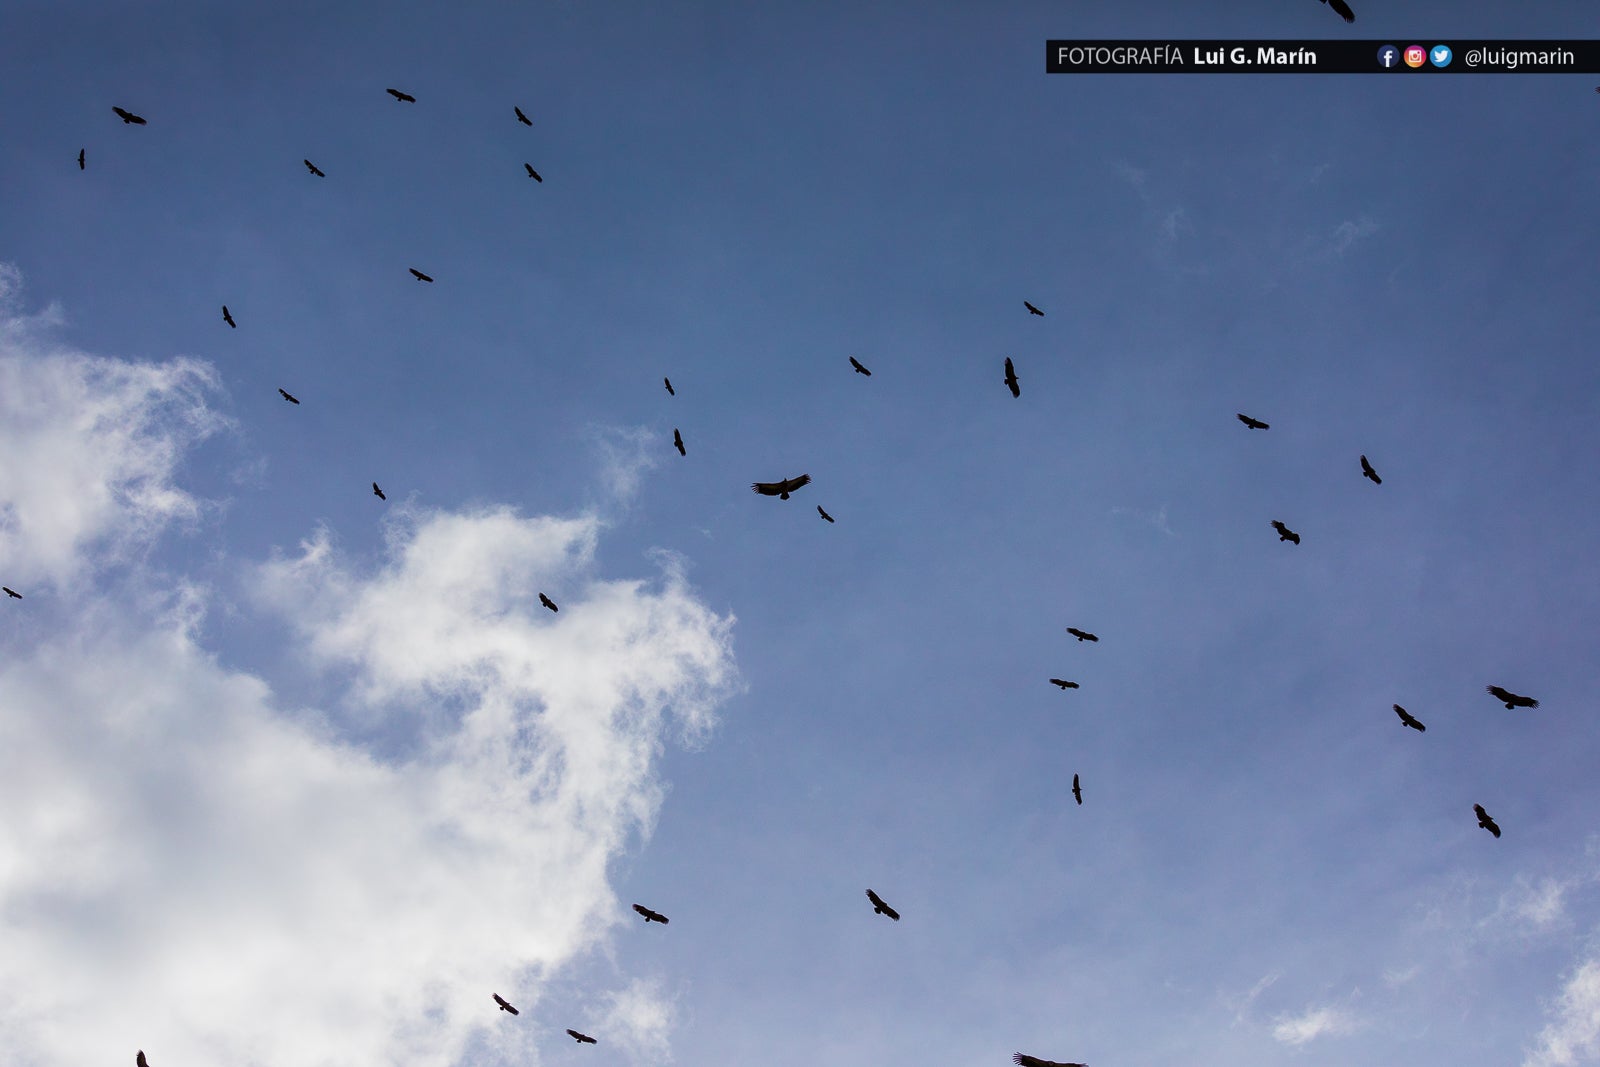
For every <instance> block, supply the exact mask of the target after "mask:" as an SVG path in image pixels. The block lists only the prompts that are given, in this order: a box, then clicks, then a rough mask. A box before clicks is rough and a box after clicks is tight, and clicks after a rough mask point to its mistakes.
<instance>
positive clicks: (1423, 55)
mask: <svg viewBox="0 0 1600 1067" xmlns="http://www.w3.org/2000/svg"><path fill="white" fill-rule="evenodd" d="M1454 55H1455V53H1453V52H1451V51H1450V46H1449V45H1443V44H1436V45H1434V46H1433V48H1432V49H1431V50H1430V49H1426V48H1423V47H1422V46H1421V45H1420V44H1412V45H1407V46H1406V49H1405V52H1404V53H1402V52H1401V51H1400V49H1398V48H1396V47H1395V46H1394V45H1392V44H1386V45H1384V46H1383V47H1382V48H1380V49H1378V65H1379V66H1380V67H1382V68H1383V69H1384V70H1393V69H1395V66H1396V65H1397V64H1398V63H1399V62H1400V61H1401V60H1402V59H1404V61H1405V64H1406V66H1408V67H1410V68H1411V69H1412V70H1416V69H1417V68H1418V67H1420V66H1422V65H1423V64H1424V63H1432V64H1433V65H1434V66H1436V67H1448V66H1449V65H1450V60H1451V58H1452V57H1453V56H1454Z"/></svg>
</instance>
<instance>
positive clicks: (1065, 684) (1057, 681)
mask: <svg viewBox="0 0 1600 1067" xmlns="http://www.w3.org/2000/svg"><path fill="white" fill-rule="evenodd" d="M1050 684H1051V685H1059V686H1060V687H1061V688H1062V689H1076V688H1078V683H1077V682H1069V681H1067V680H1066V679H1064V678H1052V679H1050Z"/></svg>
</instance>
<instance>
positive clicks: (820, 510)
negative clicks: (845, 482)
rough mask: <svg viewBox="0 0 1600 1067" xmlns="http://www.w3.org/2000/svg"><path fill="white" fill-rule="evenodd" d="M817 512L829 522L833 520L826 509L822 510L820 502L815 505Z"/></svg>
mask: <svg viewBox="0 0 1600 1067" xmlns="http://www.w3.org/2000/svg"><path fill="white" fill-rule="evenodd" d="M817 514H818V515H821V516H822V517H823V518H824V519H827V520H828V521H829V522H832V521H833V516H832V515H829V514H828V513H827V512H826V511H823V510H822V505H821V504H818V505H817Z"/></svg>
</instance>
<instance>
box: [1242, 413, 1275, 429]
mask: <svg viewBox="0 0 1600 1067" xmlns="http://www.w3.org/2000/svg"><path fill="white" fill-rule="evenodd" d="M1239 421H1240V422H1242V423H1244V424H1245V425H1246V426H1248V427H1250V429H1252V430H1268V429H1271V427H1270V426H1268V425H1267V424H1266V423H1264V422H1262V421H1261V420H1260V419H1252V418H1251V417H1250V416H1249V415H1244V414H1241V415H1240V416H1239Z"/></svg>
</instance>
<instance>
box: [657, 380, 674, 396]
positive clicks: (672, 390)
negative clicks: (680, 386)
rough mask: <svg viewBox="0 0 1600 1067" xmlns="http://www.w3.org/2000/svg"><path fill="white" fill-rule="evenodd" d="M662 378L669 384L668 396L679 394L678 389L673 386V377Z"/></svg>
mask: <svg viewBox="0 0 1600 1067" xmlns="http://www.w3.org/2000/svg"><path fill="white" fill-rule="evenodd" d="M661 380H662V382H664V383H665V384H666V386H667V395H668V396H677V395H678V391H677V390H676V389H674V388H673V387H672V379H671V378H663V379H661Z"/></svg>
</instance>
